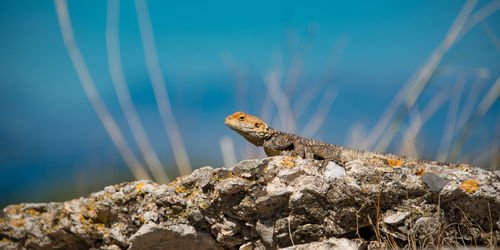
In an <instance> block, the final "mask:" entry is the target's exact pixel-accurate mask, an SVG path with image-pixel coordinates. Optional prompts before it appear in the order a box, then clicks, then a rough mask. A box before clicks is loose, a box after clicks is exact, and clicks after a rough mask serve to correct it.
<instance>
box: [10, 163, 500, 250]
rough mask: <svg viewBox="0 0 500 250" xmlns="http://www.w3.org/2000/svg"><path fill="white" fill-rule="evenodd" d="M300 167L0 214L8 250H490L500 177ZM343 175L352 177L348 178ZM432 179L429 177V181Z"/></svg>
mask: <svg viewBox="0 0 500 250" xmlns="http://www.w3.org/2000/svg"><path fill="white" fill-rule="evenodd" d="M391 162H392V161H391V159H379V158H370V159H360V160H355V161H352V162H348V163H347V164H345V165H344V166H341V167H343V169H339V166H337V165H335V164H325V163H324V162H321V161H315V160H304V159H300V158H293V157H271V158H266V159H263V160H247V161H242V162H240V163H238V164H237V165H235V166H234V167H232V168H229V169H225V168H218V169H213V168H211V167H204V168H201V169H198V170H196V171H194V172H193V173H192V174H190V175H187V176H183V177H179V178H177V179H176V180H175V181H174V182H172V183H170V184H168V185H158V184H156V183H153V182H149V181H137V182H131V183H122V184H119V185H114V186H109V187H106V188H105V189H104V190H102V191H100V192H97V193H93V194H91V195H89V196H88V197H81V198H79V199H74V200H71V201H66V202H63V203H53V202H52V203H40V204H29V203H26V204H20V205H11V206H8V207H6V208H4V209H3V211H2V212H1V213H0V249H53V248H64V249H88V248H102V249H127V248H129V249H180V248H183V249H229V248H230V249H236V248H239V249H273V248H285V247H290V248H289V249H311V248H314V249H331V248H346V249H349V248H351V249H356V248H358V249H359V248H368V249H375V248H380V247H396V246H399V247H404V246H419V247H438V246H450V247H457V246H463V245H464V244H465V245H472V246H476V245H484V246H493V245H495V244H498V242H500V196H499V193H500V173H499V172H493V171H488V170H484V169H478V168H473V167H469V166H465V165H462V166H459V167H449V166H435V165H429V164H425V165H415V164H414V163H411V164H391ZM344 171H345V173H344ZM424 176H425V177H424Z"/></svg>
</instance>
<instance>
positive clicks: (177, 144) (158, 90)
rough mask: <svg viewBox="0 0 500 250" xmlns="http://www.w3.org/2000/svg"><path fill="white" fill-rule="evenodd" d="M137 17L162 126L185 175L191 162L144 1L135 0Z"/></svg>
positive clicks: (190, 170) (180, 171)
mask: <svg viewBox="0 0 500 250" xmlns="http://www.w3.org/2000/svg"><path fill="white" fill-rule="evenodd" d="M134 3H135V8H136V12H137V19H138V21H139V30H140V33H141V39H142V44H143V48H144V57H145V59H146V66H147V68H148V73H149V77H150V78H151V83H152V85H153V91H154V94H155V98H156V104H157V106H158V112H159V113H160V117H161V121H162V123H163V127H164V128H165V131H166V132H167V134H168V138H169V140H170V145H171V146H172V150H173V152H174V157H175V161H176V163H177V168H178V169H179V173H180V174H181V175H187V174H189V173H191V172H192V168H191V164H190V162H189V158H188V155H187V152H186V147H185V146H184V141H183V140H182V135H181V132H180V131H179V127H178V126H177V122H176V120H175V116H174V114H173V111H172V106H171V105H170V99H169V97H168V93H167V87H166V85H165V80H164V78H163V73H162V70H161V67H160V60H159V59H158V53H157V51H156V43H155V38H154V34H153V27H152V25H151V18H150V16H149V10H148V6H147V3H146V1H144V0H135V1H134Z"/></svg>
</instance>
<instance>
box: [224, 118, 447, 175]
mask: <svg viewBox="0 0 500 250" xmlns="http://www.w3.org/2000/svg"><path fill="white" fill-rule="evenodd" d="M225 124H226V126H228V127H229V128H231V129H232V130H234V131H236V132H238V134H240V135H241V136H243V137H244V138H245V139H246V140H247V141H249V142H251V143H252V144H254V145H255V146H259V147H263V148H264V151H265V152H266V155H267V156H277V155H286V156H296V157H301V158H305V159H316V160H327V161H333V162H335V163H337V164H339V165H341V166H343V165H345V163H347V162H350V161H353V160H356V159H360V158H373V157H376V158H383V159H388V160H389V159H390V160H398V161H402V162H404V163H407V162H414V163H428V164H433V165H448V166H455V165H454V164H449V163H442V162H434V161H427V160H416V159H411V158H409V157H406V156H399V155H391V154H382V153H374V152H369V151H364V150H358V149H352V148H346V147H341V146H337V145H333V144H329V143H325V142H321V141H316V140H312V139H308V138H304V137H300V136H298V135H295V134H289V133H286V132H282V131H279V130H276V129H273V128H271V127H269V126H268V125H267V124H266V123H265V122H264V121H263V120H262V119H260V118H259V117H256V116H252V115H248V114H245V113H243V112H236V113H234V114H232V115H230V116H228V117H226V119H225Z"/></svg>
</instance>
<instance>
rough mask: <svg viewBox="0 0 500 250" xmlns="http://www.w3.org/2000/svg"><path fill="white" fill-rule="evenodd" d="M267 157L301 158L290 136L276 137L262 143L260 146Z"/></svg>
mask: <svg viewBox="0 0 500 250" xmlns="http://www.w3.org/2000/svg"><path fill="white" fill-rule="evenodd" d="M262 146H263V147H264V151H265V152H266V155H267V156H277V155H285V156H301V157H302V155H301V153H300V152H299V151H300V149H298V148H296V146H297V144H296V143H295V140H294V138H293V137H292V136H289V135H282V134H281V135H276V136H272V137H271V138H269V139H267V140H265V141H264V144H263V145H262Z"/></svg>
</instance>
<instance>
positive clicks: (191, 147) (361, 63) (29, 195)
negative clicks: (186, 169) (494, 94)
mask: <svg viewBox="0 0 500 250" xmlns="http://www.w3.org/2000/svg"><path fill="white" fill-rule="evenodd" d="M486 3H487V2H486V1H480V3H479V4H478V6H477V8H480V7H481V6H484V5H485V4H486ZM463 4H464V2H463V1H415V2H406V1H385V2H384V4H380V3H379V2H372V1H342V2H340V1H337V2H333V1H318V2H314V3H310V2H308V3H306V2H302V1H274V2H269V1H252V2H236V1H218V2H207V1H177V2H173V1H148V6H149V10H150V15H151V21H152V25H153V29H154V34H155V38H156V44H157V48H158V56H159V59H160V63H161V67H162V71H163V74H164V76H165V79H166V84H167V88H168V91H169V96H170V98H171V100H172V106H173V109H174V113H175V114H176V116H177V119H178V123H179V127H180V129H181V132H182V133H183V136H184V139H185V141H186V147H187V149H188V153H189V155H190V158H191V159H192V161H193V162H194V165H195V166H197V167H199V166H204V165H212V166H214V167H217V166H221V165H222V158H221V153H220V150H219V148H218V140H219V138H220V137H221V136H223V135H230V136H231V137H232V138H233V139H234V140H235V142H236V143H237V145H238V146H239V147H242V146H244V145H245V143H244V142H243V141H242V140H241V139H240V138H238V137H237V136H236V135H233V134H234V133H233V132H232V131H230V130H228V129H227V128H225V126H224V125H223V122H222V121H223V118H224V117H225V116H226V115H228V114H230V113H232V112H234V111H236V110H238V109H239V108H240V107H241V106H239V105H240V104H239V103H241V100H238V98H236V86H235V82H234V80H233V78H232V77H231V74H230V72H228V69H227V68H226V66H225V65H224V60H223V55H231V57H232V58H233V59H234V61H235V62H236V65H237V66H238V69H240V70H242V71H243V72H246V74H245V77H246V80H247V84H248V87H247V88H248V92H247V97H246V98H247V100H248V101H245V103H247V104H248V105H246V108H247V109H246V110H244V111H247V112H249V113H255V114H257V113H259V112H260V110H261V106H260V103H259V100H260V98H262V95H263V93H265V92H264V91H265V87H264V84H263V83H262V81H261V76H262V75H263V74H265V73H266V72H268V71H269V70H270V68H271V67H273V66H274V65H275V64H274V63H273V62H276V61H277V59H276V58H281V62H282V66H283V68H284V69H287V67H288V66H289V63H290V61H291V59H292V58H293V55H294V53H295V52H296V51H297V48H300V46H301V44H303V43H304V41H305V39H307V36H308V29H311V27H312V28H315V29H317V34H316V35H314V37H313V38H311V41H312V48H311V51H310V53H309V54H308V55H307V56H306V57H305V61H304V65H305V66H304V74H303V75H302V76H301V78H300V86H302V89H307V88H308V87H307V86H308V84H309V85H310V84H312V83H314V82H315V81H316V80H317V79H319V78H321V76H322V75H323V74H324V73H325V67H326V65H327V63H328V58H329V54H330V51H331V49H332V46H333V45H334V44H335V42H336V41H338V40H339V38H340V39H344V40H345V41H348V42H347V45H346V47H345V50H344V51H343V53H342V56H341V59H340V60H339V62H338V66H337V67H336V69H335V77H334V79H333V80H332V81H331V82H329V83H328V85H329V86H333V87H334V88H335V90H336V91H337V99H336V100H335V102H334V104H333V107H332V110H331V111H330V113H329V116H328V119H327V120H326V121H325V124H324V126H323V127H322V129H321V130H320V131H319V133H318V134H316V135H315V138H316V139H322V140H325V141H329V142H332V143H336V144H342V143H343V142H344V140H345V136H346V134H347V133H348V131H349V128H350V127H351V126H353V124H356V123H358V122H360V123H362V124H363V125H364V126H365V127H366V128H370V127H371V126H373V124H375V122H376V121H377V119H378V117H379V116H380V114H381V113H382V112H383V111H384V109H385V108H386V107H387V105H388V103H389V101H390V100H391V98H392V96H393V95H394V94H395V93H397V91H398V90H399V88H401V86H402V85H403V84H404V83H405V82H406V81H407V79H408V78H409V77H410V76H411V75H412V73H413V72H415V70H416V69H417V68H418V67H419V66H420V65H421V64H422V63H423V62H425V60H426V59H427V58H428V56H429V55H430V54H431V52H432V51H433V50H434V49H435V48H436V47H437V45H438V44H439V43H440V42H441V41H442V39H443V38H444V36H445V35H446V32H447V31H448V29H449V27H450V26H451V24H452V22H453V20H454V18H455V17H456V15H457V14H458V12H459V11H460V9H461V8H462V6H463ZM106 7H107V2H106V1H97V0H94V1H78V2H77V1H70V3H69V11H70V16H71V20H72V24H73V29H74V31H75V36H76V40H77V43H78V45H79V46H80V49H81V51H82V54H83V56H84V58H85V60H86V63H87V65H88V67H89V70H90V72H91V74H92V77H93V78H94V81H95V83H96V84H97V86H98V89H99V91H100V93H101V96H102V97H103V99H104V100H105V102H106V104H108V105H109V108H110V110H111V112H112V114H113V115H114V116H115V118H116V119H117V121H118V123H119V125H120V126H121V127H122V129H123V130H124V133H125V134H126V136H127V138H128V139H129V141H130V142H131V143H132V142H133V140H131V138H132V137H131V135H130V132H128V127H127V125H126V123H125V121H124V118H123V115H122V112H121V110H120V108H119V106H118V102H117V99H116V94H115V92H114V89H113V86H112V83H111V79H110V76H109V71H108V64H107V58H106V43H105V28H106V27H105V25H106ZM477 8H476V9H477ZM486 22H487V24H488V25H489V26H490V28H491V30H493V31H494V32H495V33H496V36H497V37H498V36H500V33H499V32H498V31H499V30H500V13H495V14H494V15H492V16H490V17H489V18H488V19H486ZM309 36H310V35H309ZM0 37H1V39H0V55H1V56H0V117H1V121H0V178H1V181H0V183H2V184H0V188H2V190H5V192H4V193H5V195H4V196H2V197H1V198H0V205H4V204H7V203H11V202H20V201H42V200H47V199H52V198H54V197H55V196H51V192H52V193H53V192H54V190H60V189H62V188H67V189H69V190H70V191H68V192H69V193H70V194H66V195H67V196H69V197H72V196H71V195H72V194H73V195H74V193H75V192H77V193H78V192H80V193H85V192H88V191H90V190H94V189H95V185H104V184H113V183H116V182H118V181H123V180H129V179H130V176H129V175H127V169H126V167H125V166H124V163H123V161H122V160H121V158H120V156H119V154H118V152H117V151H116V149H115V148H114V146H113V144H112V142H111V140H110V138H109V136H108V135H107V134H106V131H105V130H104V128H103V126H102V124H101V123H100V121H99V120H98V118H97V116H96V114H95V112H94V111H93V110H92V108H91V106H90V104H89V101H88V100H87V98H86V96H85V94H84V92H83V89H82V87H81V84H80V82H79V80H78V78H77V76H76V73H75V70H74V68H73V66H72V64H71V61H70V59H69V56H68V54H67V51H66V49H65V47H64V44H63V41H62V37H61V34H60V30H59V25H58V22H57V17H56V14H55V8H54V3H53V2H52V1H24V0H23V1H1V2H0ZM120 45H121V53H122V59H123V67H124V72H125V75H126V78H127V81H128V84H129V88H130V90H131V94H132V98H133V100H134V103H135V105H136V107H137V109H138V112H139V114H140V116H141V119H143V121H144V124H145V127H146V129H147V131H148V134H149V136H150V137H151V138H152V141H153V145H154V147H155V149H156V150H157V152H158V153H159V155H160V157H161V159H162V161H163V162H164V163H166V164H167V165H168V166H172V165H173V164H174V161H173V156H172V153H171V150H170V146H169V145H168V139H167V137H166V135H165V133H164V131H163V130H162V127H161V122H160V119H159V116H158V114H157V110H156V103H155V101H154V95H153V91H152V88H151V85H150V82H149V77H148V74H147V69H146V65H145V62H144V55H143V50H142V43H141V39H140V33H139V28H138V23H137V17H136V12H135V7H134V3H133V1H121V8H120ZM498 65H500V52H499V51H498V50H497V49H496V48H495V46H494V44H493V42H492V41H491V40H490V39H489V37H488V36H487V34H486V33H485V32H484V30H483V29H482V28H481V27H480V26H479V25H478V26H477V27H475V28H474V29H473V30H471V31H470V32H469V33H468V34H467V35H466V36H465V37H464V38H463V39H461V40H460V41H459V42H458V43H457V44H456V45H455V46H454V47H453V48H452V49H451V50H450V51H449V52H448V53H447V54H446V55H445V56H444V58H443V60H442V62H441V66H443V67H452V68H454V69H456V71H460V72H465V74H466V87H465V89H466V90H465V93H467V91H468V90H470V88H471V87H472V85H473V84H474V77H475V74H476V73H475V72H476V71H477V69H479V68H483V69H485V70H487V71H488V72H489V78H488V79H485V80H484V86H485V87H484V91H485V90H487V89H488V88H489V87H491V85H492V84H493V82H494V80H495V79H496V78H498V76H499V75H500V68H499V67H498ZM455 78H456V76H454V75H451V76H441V77H439V78H437V79H435V80H433V81H432V82H431V84H430V85H429V87H428V88H427V89H426V90H425V91H424V93H423V95H422V99H421V101H422V102H423V103H425V101H426V100H428V99H429V98H430V97H432V96H433V95H435V94H436V93H437V92H439V91H440V90H443V89H447V88H452V87H453V84H454V83H455ZM484 91H483V92H482V93H484ZM499 106H500V105H499V102H498V101H497V102H495V104H494V105H493V107H492V108H491V110H490V111H489V112H488V114H487V115H486V116H485V117H484V118H483V119H482V120H481V122H480V124H479V127H478V129H477V130H476V131H475V132H474V134H473V135H472V136H471V139H470V140H469V141H468V144H467V147H466V152H468V151H467V150H470V151H471V152H472V151H473V150H474V149H478V148H481V147H482V146H485V145H488V144H489V143H491V140H492V138H491V134H492V133H493V131H494V128H495V126H497V125H495V121H496V119H497V116H498V112H499V108H500V107H499ZM446 112H447V106H446V105H444V106H443V108H441V109H440V110H439V111H438V112H437V113H436V115H435V117H433V118H432V119H431V121H429V125H428V126H426V127H425V129H424V130H423V131H422V140H425V147H424V151H425V152H427V153H429V152H433V151H435V150H436V148H437V147H438V145H439V140H440V136H441V134H442V133H443V124H444V122H445V118H446ZM306 120H307V119H302V120H299V124H304V123H305V122H306ZM207 131H210V133H207ZM429 157H431V158H432V157H433V155H432V154H430V155H429ZM123 172H125V173H123ZM118 173H120V174H118ZM94 175H98V176H99V177H95V176H94ZM127 176H128V177H127ZM93 178H95V179H93ZM127 178H128V179H127ZM93 182H96V183H98V184H95V185H94V183H93ZM68 186H69V187H68ZM78 186H80V189H78ZM74 190H76V191H74ZM78 190H80V191H78ZM71 192H73V193H71ZM58 197H59V196H58ZM65 197H66V196H65ZM56 199H57V198H56Z"/></svg>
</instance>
